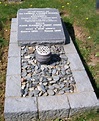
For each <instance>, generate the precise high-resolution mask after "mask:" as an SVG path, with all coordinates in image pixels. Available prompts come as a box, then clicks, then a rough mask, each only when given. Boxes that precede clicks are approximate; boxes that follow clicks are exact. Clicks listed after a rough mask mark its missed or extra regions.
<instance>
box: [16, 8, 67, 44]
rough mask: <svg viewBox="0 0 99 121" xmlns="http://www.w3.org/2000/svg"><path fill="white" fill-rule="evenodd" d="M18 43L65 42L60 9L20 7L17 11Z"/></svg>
mask: <svg viewBox="0 0 99 121" xmlns="http://www.w3.org/2000/svg"><path fill="white" fill-rule="evenodd" d="M17 19H18V29H17V39H18V44H19V45H23V44H61V43H65V41H66V37H65V34H64V30H63V26H62V22H61V18H60V15H59V11H58V10H57V9H52V8H30V9H20V10H19V11H18V13H17Z"/></svg>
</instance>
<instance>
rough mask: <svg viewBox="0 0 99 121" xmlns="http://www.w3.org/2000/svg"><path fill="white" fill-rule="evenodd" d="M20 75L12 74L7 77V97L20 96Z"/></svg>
mask: <svg viewBox="0 0 99 121" xmlns="http://www.w3.org/2000/svg"><path fill="white" fill-rule="evenodd" d="M20 80H21V77H20V75H11V76H7V77H6V91H5V97H20V96H21V93H20V90H21V81H20Z"/></svg>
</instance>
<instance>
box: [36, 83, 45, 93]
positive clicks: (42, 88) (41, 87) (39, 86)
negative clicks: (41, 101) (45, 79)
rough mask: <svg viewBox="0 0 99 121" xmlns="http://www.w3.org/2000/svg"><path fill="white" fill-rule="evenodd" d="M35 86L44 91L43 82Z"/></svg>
mask: <svg viewBox="0 0 99 121" xmlns="http://www.w3.org/2000/svg"><path fill="white" fill-rule="evenodd" d="M37 88H38V90H39V91H43V92H46V90H45V88H44V85H43V84H41V85H38V86H37Z"/></svg>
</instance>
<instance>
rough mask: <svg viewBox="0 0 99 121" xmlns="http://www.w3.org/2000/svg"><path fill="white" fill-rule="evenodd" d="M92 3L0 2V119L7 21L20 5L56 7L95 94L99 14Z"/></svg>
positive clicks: (84, 120)
mask: <svg viewBox="0 0 99 121" xmlns="http://www.w3.org/2000/svg"><path fill="white" fill-rule="evenodd" d="M2 1H3V2H2ZM95 6H96V3H95V0H71V1H70V0H24V1H23V2H22V3H8V2H7V0H1V1H0V121H3V120H4V119H3V102H4V89H5V74H6V65H7V50H8V49H7V48H8V42H9V36H10V23H11V18H14V17H16V15H17V11H18V10H19V9H20V8H46V7H47V8H57V9H59V11H60V13H61V16H62V19H63V21H64V22H65V25H66V27H67V29H68V32H69V34H70V36H71V38H72V39H73V42H74V44H75V46H76V48H77V50H78V52H79V54H80V56H81V59H82V61H83V64H84V66H85V68H86V71H87V73H88V75H89V77H90V80H91V82H92V85H93V87H94V89H95V92H96V94H97V97H99V14H98V13H96V9H95V8H96V7H95ZM98 120H99V115H98V113H97V114H86V116H81V117H79V118H77V119H76V121H98ZM60 121H61V120H60Z"/></svg>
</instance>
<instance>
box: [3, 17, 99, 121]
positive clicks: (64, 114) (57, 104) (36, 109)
mask: <svg viewBox="0 0 99 121" xmlns="http://www.w3.org/2000/svg"><path fill="white" fill-rule="evenodd" d="M16 25H17V19H16V18H13V19H12V24H11V35H10V43H9V52H8V66H7V75H6V92H5V106H4V115H5V121H17V120H18V121H22V120H24V121H33V120H34V121H35V120H37V119H38V118H39V119H40V120H44V121H45V120H51V119H55V118H69V117H72V116H75V115H76V114H80V113H83V112H85V111H86V110H87V111H88V110H89V111H90V110H92V109H96V108H99V101H98V99H97V97H96V95H95V93H94V89H93V87H92V85H91V83H90V80H89V78H88V76H87V73H86V71H85V69H84V67H83V64H82V62H81V60H80V57H79V55H78V53H77V51H76V49H75V46H74V44H73V42H72V40H70V44H67V45H64V50H65V53H66V55H67V57H68V59H69V61H70V67H71V70H72V73H73V76H74V78H75V81H76V92H75V93H72V94H64V95H58V96H48V97H32V98H30V97H24V98H23V97H20V94H21V93H20V89H21V81H20V79H21V77H20V74H21V63H20V59H21V58H20V47H18V44H17V30H16V29H17V27H16Z"/></svg>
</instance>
